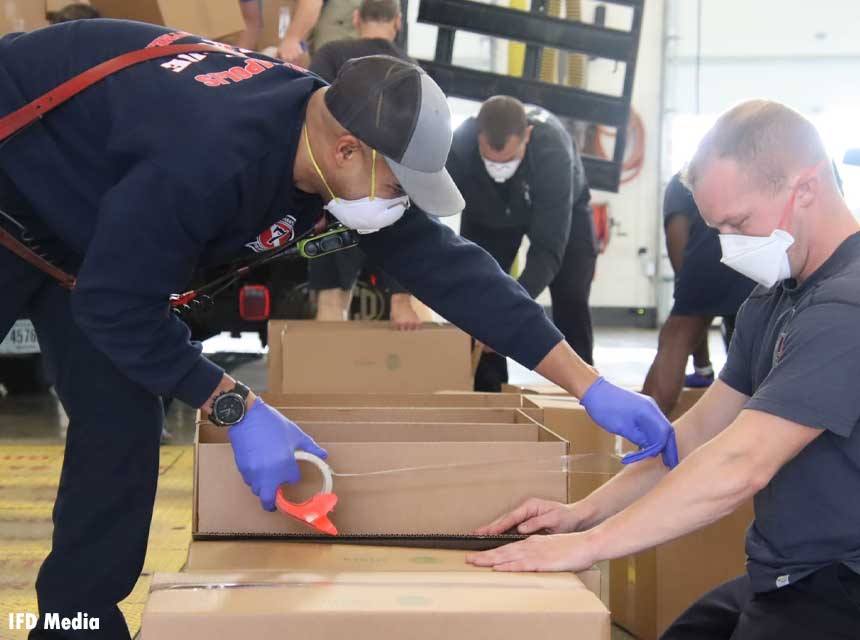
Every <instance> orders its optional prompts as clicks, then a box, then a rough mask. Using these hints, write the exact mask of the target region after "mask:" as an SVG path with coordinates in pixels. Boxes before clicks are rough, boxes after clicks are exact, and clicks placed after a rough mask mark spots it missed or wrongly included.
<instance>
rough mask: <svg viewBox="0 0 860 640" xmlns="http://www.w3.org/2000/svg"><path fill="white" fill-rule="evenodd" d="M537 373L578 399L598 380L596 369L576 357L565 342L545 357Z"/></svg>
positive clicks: (538, 366)
mask: <svg viewBox="0 0 860 640" xmlns="http://www.w3.org/2000/svg"><path fill="white" fill-rule="evenodd" d="M535 371H537V372H538V373H539V374H541V375H542V376H543V377H544V378H546V379H547V380H550V381H552V382H554V383H556V384H557V385H558V386H560V387H562V388H564V389H565V390H566V391H567V392H568V393H570V394H572V395H574V396H576V397H577V398H582V396H583V395H585V392H586V391H587V390H588V388H589V387H590V386H591V385H592V384H594V381H595V380H597V378H598V373H597V371H596V370H595V369H594V367H592V366H590V365H589V364H587V363H586V362H585V361H584V360H583V359H582V358H580V357H579V356H578V355H576V352H575V351H574V350H573V349H572V348H571V346H570V345H569V344H568V343H567V341H565V340H562V341H561V342H559V343H558V344H557V345H555V347H553V348H552V350H550V352H549V353H547V354H546V356H544V358H543V360H541V361H540V362H539V363H538V365H537V367H535Z"/></svg>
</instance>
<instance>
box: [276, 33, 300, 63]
mask: <svg viewBox="0 0 860 640" xmlns="http://www.w3.org/2000/svg"><path fill="white" fill-rule="evenodd" d="M304 53H305V49H304V47H302V43H301V40H295V39H293V38H284V39H283V40H282V41H281V44H280V45H279V46H278V57H279V58H280V59H281V60H283V61H284V62H291V63H293V64H296V63H297V62H299V61H300V60H301V59H302V56H303V55H304Z"/></svg>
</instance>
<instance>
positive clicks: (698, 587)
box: [609, 502, 753, 640]
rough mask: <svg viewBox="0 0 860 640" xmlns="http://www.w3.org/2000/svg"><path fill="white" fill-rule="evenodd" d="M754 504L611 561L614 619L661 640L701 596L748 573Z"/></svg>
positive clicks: (644, 637) (643, 638) (649, 639)
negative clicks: (746, 546)
mask: <svg viewBox="0 0 860 640" xmlns="http://www.w3.org/2000/svg"><path fill="white" fill-rule="evenodd" d="M752 519H753V508H752V502H749V503H747V504H745V505H743V506H742V507H741V508H740V509H738V510H737V511H735V513H733V514H731V515H729V516H727V517H725V518H723V519H722V520H720V521H718V522H715V523H714V524H712V525H710V526H708V527H705V528H704V529H701V530H700V531H695V532H693V533H691V534H689V535H686V536H684V537H683V538H679V539H678V540H675V541H673V542H669V543H667V544H664V545H661V546H659V547H657V548H656V549H651V550H649V551H645V552H643V553H639V554H636V555H634V556H629V557H627V558H619V559H618V560H613V561H611V563H610V579H609V589H610V609H611V610H612V620H613V622H615V623H616V624H618V625H620V626H622V627H624V628H625V629H627V630H628V631H630V632H631V633H632V634H633V635H635V636H636V637H637V638H638V639H639V640H657V638H658V637H659V636H660V635H661V634H662V633H663V632H664V631H665V630H666V628H667V627H668V626H669V625H670V624H671V623H672V622H674V620H675V619H676V618H677V617H678V616H679V615H681V613H683V612H684V611H685V610H686V609H687V607H689V606H690V605H691V604H693V602H695V601H696V600H697V599H698V598H699V597H701V596H702V595H704V594H705V593H707V592H708V591H710V590H711V589H713V588H714V587H717V586H719V585H720V584H722V583H724V582H726V581H728V580H731V579H733V578H737V577H738V576H739V575H741V574H743V573H744V571H745V570H746V554H745V552H744V536H745V534H746V530H747V528H748V527H749V524H750V522H752Z"/></svg>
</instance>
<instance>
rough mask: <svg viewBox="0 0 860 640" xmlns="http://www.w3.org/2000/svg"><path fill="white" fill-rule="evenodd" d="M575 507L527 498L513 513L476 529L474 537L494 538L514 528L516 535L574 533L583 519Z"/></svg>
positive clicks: (574, 505) (573, 505)
mask: <svg viewBox="0 0 860 640" xmlns="http://www.w3.org/2000/svg"><path fill="white" fill-rule="evenodd" d="M575 507H576V504H564V503H561V502H554V501H552V500H541V499H540V498H529V499H528V500H526V501H525V502H524V503H523V504H521V505H520V506H519V507H517V508H516V509H514V510H513V511H510V512H508V513H506V514H505V515H503V516H501V517H500V518H497V519H496V520H494V521H493V522H491V523H490V524H488V525H486V526H484V527H481V528H480V529H476V530H475V535H479V536H495V535H499V534H501V533H505V532H506V531H508V530H510V529H512V528H514V527H516V528H517V532H518V533H522V534H530V533H538V532H540V531H547V532H549V533H569V532H571V531H576V530H577V528H578V527H579V525H580V523H581V522H582V521H583V519H584V518H582V517H581V516H580V515H579V514H578V513H577V511H576V509H575Z"/></svg>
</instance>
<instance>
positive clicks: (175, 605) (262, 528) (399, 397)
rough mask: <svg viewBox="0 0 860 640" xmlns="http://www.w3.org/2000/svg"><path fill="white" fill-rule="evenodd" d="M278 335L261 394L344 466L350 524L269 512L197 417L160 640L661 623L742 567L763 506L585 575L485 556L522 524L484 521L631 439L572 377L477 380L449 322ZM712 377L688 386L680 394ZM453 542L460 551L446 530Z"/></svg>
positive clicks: (154, 618) (274, 331) (575, 482)
mask: <svg viewBox="0 0 860 640" xmlns="http://www.w3.org/2000/svg"><path fill="white" fill-rule="evenodd" d="M269 348H270V352H269V372H270V384H269V392H268V393H266V394H264V396H263V397H264V398H265V399H266V401H267V402H268V403H269V404H270V405H272V406H274V407H277V408H278V409H279V410H280V411H282V412H283V413H285V414H286V415H288V416H289V417H290V418H291V419H293V420H295V421H296V422H298V423H299V424H300V425H301V426H302V427H303V428H304V429H305V430H306V431H307V432H308V433H309V434H310V435H312V436H313V437H314V438H315V439H316V440H317V441H318V442H320V444H321V445H323V446H324V447H325V448H326V449H327V450H328V452H329V462H330V464H331V465H332V468H333V469H334V471H335V472H336V474H345V475H336V476H335V486H334V492H335V493H336V494H337V495H338V497H339V503H338V505H337V507H336V508H335V511H334V512H333V514H332V519H333V521H334V522H335V524H336V525H337V527H338V529H339V532H340V536H339V538H336V539H335V540H332V539H329V538H325V537H323V535H322V534H318V533H315V532H314V531H312V530H310V529H308V528H307V527H305V526H304V525H303V524H301V523H299V522H297V521H294V520H292V519H289V518H287V517H286V516H284V515H283V514H280V513H267V512H264V511H262V510H261V509H260V507H259V503H258V501H257V499H256V498H255V497H254V496H253V494H251V492H250V491H249V490H248V488H247V487H246V486H245V484H244V482H243V481H242V479H241V477H240V476H239V473H238V471H237V470H236V468H235V465H234V463H233V459H232V452H231V450H230V446H229V444H228V443H227V440H226V433H225V432H224V431H223V430H221V429H217V428H215V427H213V426H212V425H210V424H208V423H207V422H203V421H200V423H199V425H198V434H197V443H196V447H195V456H196V458H195V461H196V464H195V479H194V480H195V490H194V523H193V528H194V537H195V541H194V542H193V543H192V546H191V550H190V555H189V563H188V566H187V569H186V572H185V573H183V574H178V575H163V576H158V577H157V578H156V580H155V581H154V583H153V588H152V593H151V597H150V601H149V604H148V605H147V610H146V613H145V616H144V624H143V632H144V636H143V637H144V638H156V637H157V638H165V639H167V640H170V639H171V638H174V637H176V638H178V637H189V636H188V632H187V629H188V626H187V625H188V623H189V622H190V621H192V620H193V621H194V625H195V627H194V628H195V631H194V633H196V634H199V637H201V638H203V637H218V635H219V634H220V635H222V636H225V637H226V636H231V635H234V634H236V633H238V632H239V630H240V629H241V632H250V633H253V634H255V635H256V636H257V637H261V638H267V637H275V636H276V635H277V634H278V633H279V631H280V630H281V629H283V628H289V629H290V630H291V632H293V633H299V632H300V633H301V634H302V636H308V637H311V638H315V637H319V638H323V637H326V638H327V637H331V636H332V635H334V634H335V633H340V632H344V633H346V632H348V633H350V635H352V636H357V637H359V638H364V637H367V638H370V637H371V635H372V636H373V637H374V638H378V637H380V636H382V637H387V636H392V637H394V636H403V635H404V634H406V633H408V634H409V636H410V637H416V638H425V637H426V638H438V637H447V638H466V637H467V636H474V635H476V634H478V635H480V636H481V637H495V638H509V637H510V638H514V637H520V636H521V635H522V634H523V633H531V634H534V633H535V632H538V633H545V634H546V636H547V637H549V636H550V635H561V634H563V633H567V632H568V630H569V629H570V628H576V629H577V631H578V635H577V637H578V638H582V639H592V638H595V639H596V638H608V634H609V613H608V611H607V609H606V607H605V606H604V603H608V604H609V605H610V607H611V609H612V611H613V619H614V620H615V621H616V622H618V623H619V624H621V626H624V627H626V628H627V629H628V630H629V631H631V632H633V633H634V635H636V636H637V637H638V638H640V639H641V640H651V639H656V638H657V636H658V635H659V633H660V632H661V631H662V630H663V629H665V627H666V626H667V625H668V624H669V623H670V622H671V621H672V620H673V619H674V618H675V617H676V616H677V615H678V614H680V613H681V612H682V611H683V610H684V609H685V608H686V607H687V606H688V605H689V604H691V603H692V602H693V601H694V600H695V599H696V598H697V597H698V596H700V595H701V594H702V593H704V592H705V591H707V590H708V589H710V588H712V587H714V586H716V585H717V584H719V583H721V582H722V581H724V580H726V579H729V578H731V577H734V576H735V575H737V574H739V573H741V572H742V571H743V569H744V566H743V565H744V555H743V532H744V529H745V528H746V526H747V525H748V523H749V522H750V520H751V509H750V508H749V507H746V508H744V509H742V510H741V511H740V512H738V513H736V514H734V515H732V516H730V517H728V518H725V519H724V520H722V521H720V522H718V523H716V524H714V525H712V526H710V527H708V528H706V529H704V530H703V531H700V532H697V533H694V534H691V535H689V536H685V537H684V538H681V539H679V540H677V541H675V542H672V543H669V544H666V545H662V546H660V547H659V548H657V549H655V550H652V551H649V552H645V553H641V554H637V555H635V556H631V557H629V558H622V559H619V560H616V561H613V562H611V563H603V566H602V567H601V568H600V569H601V571H596V570H593V571H591V572H585V573H584V574H581V575H579V576H574V575H572V574H562V575H556V576H546V575H540V576H537V575H504V576H502V575H499V574H497V573H493V572H491V571H487V570H482V569H476V568H473V567H469V566H468V565H466V564H465V562H464V551H463V550H462V549H465V548H471V549H479V548H486V547H489V546H495V545H498V544H501V543H504V542H509V541H511V540H513V539H515V536H511V535H503V536H496V537H494V538H492V539H487V538H476V537H475V536H473V535H471V533H470V532H471V531H473V530H474V529H475V528H476V527H478V526H480V525H482V524H485V523H486V522H488V521H490V520H492V519H493V518H495V517H497V516H498V515H499V514H501V513H503V512H505V511H507V510H509V509H510V508H512V507H515V506H516V505H518V504H519V503H520V502H521V501H522V500H524V499H525V498H527V497H530V496H538V497H543V498H546V499H550V500H558V501H564V500H571V501H572V500H578V499H581V498H582V497H584V496H585V495H587V494H588V493H590V492H591V491H593V490H594V489H595V488H597V487H598V486H600V485H601V484H603V483H604V482H605V481H606V480H607V479H609V478H610V477H612V475H613V474H614V473H616V472H617V471H619V470H620V469H621V465H620V464H619V462H618V459H617V453H618V452H621V451H623V450H624V447H622V446H620V443H619V442H618V440H617V439H616V438H615V437H614V436H611V435H610V434H607V433H606V432H605V431H604V430H603V429H601V428H600V427H599V426H597V425H596V424H595V423H594V422H593V421H592V420H591V419H590V418H589V416H588V414H587V413H586V412H585V410H584V409H583V408H582V407H581V405H579V403H578V402H577V401H576V400H575V399H574V398H571V397H569V396H566V395H562V394H563V391H562V390H561V389H559V388H557V387H554V388H533V387H527V388H518V389H512V391H515V392H513V393H506V394H478V393H471V392H469V391H468V389H469V387H470V385H471V383H470V377H471V372H470V358H469V339H468V337H466V336H465V335H464V334H462V333H461V332H459V331H457V330H456V329H453V328H451V327H449V326H434V327H427V328H425V329H424V330H423V331H418V332H393V331H390V330H388V328H387V327H386V326H385V325H384V324H383V323H350V324H340V323H308V322H300V321H284V322H272V323H271V324H270V332H269ZM452 386H453V387H455V389H453V390H450V391H446V390H449V389H451V387H452ZM524 392H526V393H525V394H524ZM545 392H549V393H545ZM553 394H555V395H553ZM699 395H700V393H699V392H690V391H687V392H685V397H684V398H683V399H682V404H681V407H680V409H679V411H685V410H686V409H687V408H689V406H692V404H693V403H694V402H695V400H697V399H698V397H699ZM673 417H674V416H673ZM570 453H573V454H575V455H573V456H570V455H568V454H570ZM565 456H567V457H565ZM379 471H386V473H381V474H380V473H378V472H379ZM303 472H304V475H303V480H302V482H301V483H299V484H298V485H296V486H294V487H290V488H289V495H288V497H289V499H290V500H292V501H295V502H300V501H303V500H305V499H307V498H309V497H311V495H313V493H314V492H315V491H316V490H317V488H318V486H319V484H318V483H319V477H318V474H317V473H316V472H314V471H313V469H312V468H311V467H307V469H304V468H303ZM368 474H369V475H368ZM331 542H336V543H340V542H350V543H355V544H360V545H368V544H369V545H386V544H388V545H391V544H396V545H398V546H397V547H391V546H384V547H368V546H352V545H343V544H330V543H331ZM404 545H405V546H412V547H419V548H398V547H401V546H404ZM451 546H454V547H457V548H459V549H460V550H459V551H455V550H451V549H444V548H443V547H451ZM586 587H587V588H586ZM599 596H602V600H603V602H601V599H600V598H599ZM405 629H408V631H404V630H405ZM191 637H197V636H191Z"/></svg>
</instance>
